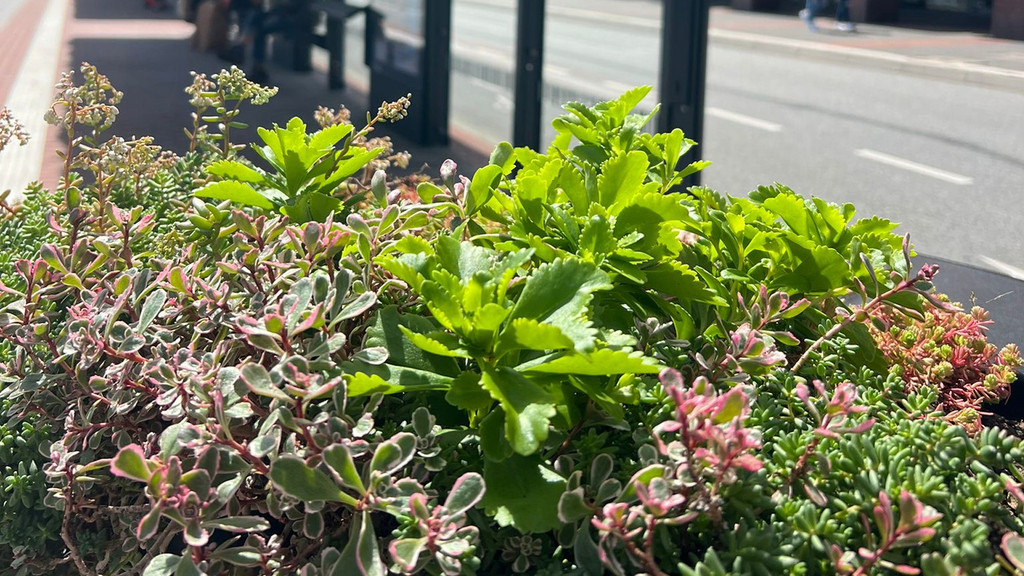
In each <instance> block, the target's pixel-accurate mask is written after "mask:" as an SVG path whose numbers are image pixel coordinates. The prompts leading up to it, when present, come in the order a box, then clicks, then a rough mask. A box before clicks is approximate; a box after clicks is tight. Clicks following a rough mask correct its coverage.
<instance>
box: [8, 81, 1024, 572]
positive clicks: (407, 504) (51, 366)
mask: <svg viewBox="0 0 1024 576" xmlns="http://www.w3.org/2000/svg"><path fill="white" fill-rule="evenodd" d="M186 92H188V97H189V98H190V99H191V102H192V104H193V106H194V107H195V108H196V112H195V116H194V122H193V124H192V126H191V127H189V128H188V129H186V136H187V137H188V138H189V144H190V147H189V152H188V153H187V154H186V155H184V156H180V157H179V156H175V155H173V154H170V153H167V152H164V151H162V150H161V149H160V148H159V147H158V146H157V145H156V144H155V143H154V142H152V140H150V139H146V138H141V139H134V140H130V141H126V140H124V139H122V138H119V137H116V136H114V137H111V136H108V135H107V134H108V133H109V132H111V131H113V132H116V128H113V129H112V128H111V127H112V126H113V125H114V121H115V119H116V115H117V104H118V102H119V101H120V99H121V97H122V95H121V94H120V93H119V92H117V91H116V90H115V89H114V88H113V87H111V86H110V84H109V82H108V81H107V80H106V78H104V77H103V76H102V75H101V74H99V73H98V72H97V71H96V70H95V69H94V68H92V67H90V66H88V65H84V66H83V67H82V69H81V73H80V74H79V75H78V76H77V80H76V76H73V75H70V74H69V75H67V76H66V77H65V79H64V80H63V81H62V82H61V84H60V85H59V86H58V96H57V99H56V102H55V104H54V108H53V110H52V112H51V114H49V115H48V119H49V120H50V121H51V123H53V124H55V125H57V126H59V127H61V128H62V129H63V130H64V131H65V133H66V142H67V148H66V149H65V150H64V151H62V152H61V154H62V155H63V158H64V160H65V166H64V177H63V179H62V182H61V183H60V185H59V186H58V187H57V188H56V189H55V190H44V189H42V188H40V187H38V186H35V187H33V188H31V189H29V190H28V191H27V192H26V193H25V195H24V199H23V200H21V201H20V202H18V203H15V202H13V201H12V202H7V201H6V200H5V201H4V203H3V209H4V211H5V212H6V213H7V214H6V215H5V218H4V219H3V220H2V222H0V244H2V246H0V254H2V258H3V260H2V261H0V281H2V284H0V291H2V294H0V307H2V308H0V339H2V344H0V359H2V362H3V371H2V373H3V376H2V389H0V408H2V412H0V466H2V467H3V474H2V482H3V489H2V491H0V515H2V517H0V559H2V563H3V565H4V566H9V567H10V568H4V569H3V571H4V572H6V573H12V574H19V575H22V574H25V575H27V574H58V575H59V574H83V575H100V574H103V575H107V574H144V575H145V576H170V575H175V576H192V575H200V574H210V575H214V574H225V575H243V574H266V575H285V574H301V575H303V576H314V575H323V576H342V575H345V576H349V575H365V576H382V575H384V574H386V573H402V574H415V573H422V574H435V575H439V574H445V575H456V574H489V575H500V574H518V573H524V574H545V575H553V574H575V575H589V576H595V575H599V574H618V575H622V574H649V575H657V576H660V575H665V574H679V575H686V576H689V575H702V576H704V575H724V574H794V575H804V574H808V575H810V574H836V573H839V574H856V575H863V574H888V573H899V574H919V573H923V574H928V575H955V574H999V573H1014V572H1018V573H1019V572H1020V571H1022V570H1024V539H1022V537H1021V532H1022V529H1024V512H1022V507H1024V491H1022V489H1021V483H1022V482H1024V443H1022V441H1021V439H1020V438H1018V437H1015V436H1013V435H1012V434H1010V433H1009V432H1007V431H1006V430H1004V429H1002V428H999V427H987V426H985V421H984V420H983V419H982V416H983V415H984V413H985V412H986V410H987V408H986V405H987V404H986V403H991V402H999V401H1001V400H1003V399H1005V398H1006V397H1007V396H1008V395H1009V393H1010V390H1011V384H1012V382H1013V379H1014V372H1015V370H1016V369H1017V368H1018V367H1019V366H1020V365H1021V359H1020V356H1019V353H1018V351H1017V349H1016V348H1015V347H1013V346H1007V347H1005V348H1003V349H1002V350H996V349H995V347H994V346H992V345H990V344H989V343H988V342H987V341H986V338H985V327H986V325H987V323H988V322H989V320H988V319H987V317H986V316H985V313H984V311H983V310H980V309H977V308H976V309H974V310H972V311H970V312H963V311H961V310H959V308H957V307H956V306H954V305H952V304H950V303H949V302H948V301H946V299H944V297H942V296H941V295H939V294H936V293H935V292H934V290H933V287H932V279H933V277H934V276H935V274H936V272H937V270H936V268H935V267H932V266H928V265H922V266H921V267H919V268H915V267H914V266H913V265H912V259H911V256H912V248H911V245H910V243H909V239H908V238H905V237H901V236H898V235H896V234H895V233H894V230H895V229H896V224H894V223H892V222H889V221H888V220H885V219H883V218H881V217H862V218H859V219H858V218H855V217H854V216H855V215H854V209H853V206H850V205H848V204H847V205H842V206H838V205H834V204H830V203H828V202H825V201H823V200H820V199H817V198H804V197H801V196H799V195H797V194H796V193H795V192H793V191H792V190H790V189H788V188H786V187H785V186H782V185H778V184H776V185H772V186H766V187H762V188H759V189H757V190H755V191H753V192H751V193H750V194H749V195H748V196H746V197H732V196H726V195H722V194H719V193H717V192H715V191H713V190H710V189H707V188H702V187H695V188H690V189H688V190H684V189H682V188H681V187H680V183H681V182H682V180H683V178H685V176H686V175H688V174H690V173H693V172H694V171H697V170H701V169H703V168H704V167H705V164H704V163H702V162H697V163H692V164H689V165H687V166H683V167H681V168H680V159H681V158H682V157H683V156H684V154H686V152H687V151H688V150H689V149H690V148H691V147H692V146H693V145H694V143H693V142H692V141H689V140H687V139H686V138H685V137H684V135H683V134H682V132H680V131H678V130H676V131H674V132H671V133H668V134H657V135H651V134H649V133H647V132H645V131H644V127H645V126H646V124H647V123H648V122H649V121H650V120H651V117H650V116H646V117H645V116H639V115H635V114H633V113H632V110H633V108H634V106H635V105H636V104H637V103H639V102H640V100H641V99H642V98H643V97H644V95H645V94H646V93H647V89H642V88H641V89H636V90H632V91H630V92H627V93H626V94H623V95H622V96H621V97H619V98H618V99H616V100H613V101H610V102H604V103H600V104H597V105H596V106H584V105H582V104H575V103H571V104H567V105H566V106H565V108H566V114H565V115H564V116H563V117H561V118H559V119H557V120H556V121H555V123H554V127H555V129H556V131H557V133H558V137H557V138H556V139H555V141H554V143H553V144H552V145H551V146H550V147H549V148H548V149H547V150H546V151H535V150H529V149H515V148H513V147H511V146H509V145H508V144H500V145H498V146H497V147H496V148H495V150H494V153H493V154H492V156H491V160H490V163H489V164H488V165H487V166H484V167H480V168H479V169H477V170H475V171H474V172H473V174H472V176H471V177H470V176H466V175H463V174H461V173H460V172H459V171H458V167H457V166H455V164H454V163H452V162H450V161H449V162H446V163H445V164H444V165H443V166H441V167H440V170H439V173H438V174H437V176H436V177H431V176H427V175H411V176H403V177H394V176H391V177H389V176H388V175H387V170H388V169H389V168H391V166H392V165H396V164H397V165H401V166H402V167H404V165H405V164H406V163H407V162H408V157H407V155H404V154H402V153H398V152H396V151H394V150H393V149H391V145H390V142H389V141H388V140H387V139H384V138H376V137H374V136H373V134H372V132H373V129H374V127H375V126H376V125H378V124H380V123H382V122H388V121H395V120H399V119H400V118H401V117H402V116H404V114H405V110H406V109H407V108H408V106H409V105H410V100H409V99H408V98H403V99H401V100H399V101H397V102H393V103H384V104H383V105H382V106H381V108H380V110H379V111H378V113H377V114H376V115H375V116H368V117H367V119H366V123H365V125H364V127H362V128H358V129H357V128H356V127H355V126H354V125H353V123H352V122H351V119H350V118H349V115H348V113H347V111H345V110H342V111H340V112H339V111H333V110H326V109H321V110H320V111H319V112H318V113H317V115H316V119H317V123H316V124H315V125H314V126H312V127H310V126H307V125H306V124H305V123H304V122H303V121H302V120H300V119H293V120H292V121H290V122H288V123H287V125H286V126H284V127H280V126H273V127H267V128H265V129H260V130H259V133H258V137H259V142H257V143H254V144H253V146H252V151H253V153H254V155H253V156H251V157H250V156H249V155H247V154H245V150H246V149H245V147H244V146H242V145H240V144H239V143H237V142H235V141H233V140H232V131H233V130H234V133H235V134H237V132H238V130H239V129H240V128H243V127H244V125H243V124H241V123H240V121H239V117H240V114H241V113H242V111H243V110H244V108H243V105H244V104H253V105H259V104H262V103H264V102H266V101H267V99H269V98H270V97H272V96H273V94H274V90H273V89H268V88H264V87H261V86H258V85H256V84H253V83H251V82H250V81H248V80H247V79H245V77H244V76H243V75H242V74H241V72H239V71H238V70H235V69H233V70H230V71H224V72H222V73H220V74H217V75H214V76H212V77H210V78H207V77H205V76H202V75H197V76H196V77H195V78H194V82H193V84H192V85H191V86H190V87H189V88H188V89H187V90H186ZM0 135H2V136H3V139H2V140H0V148H2V147H3V146H14V145H17V143H18V140H20V139H22V138H23V137H24V135H23V134H22V132H21V131H20V129H19V128H18V125H17V123H16V121H15V120H14V119H13V118H11V117H10V115H9V114H7V113H5V114H4V115H3V116H0ZM36 136H39V135H36Z"/></svg>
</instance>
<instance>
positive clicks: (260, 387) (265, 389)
mask: <svg viewBox="0 0 1024 576" xmlns="http://www.w3.org/2000/svg"><path fill="white" fill-rule="evenodd" d="M241 376H242V381H243V382H245V385H246V386H247V387H248V388H249V390H252V391H253V392H254V393H256V394H259V395H260V396H266V397H268V398H275V399H277V400H283V401H285V402H290V401H291V399H292V398H291V396H289V395H288V394H286V393H285V392H284V391H283V390H281V389H280V388H278V387H277V386H274V383H273V381H271V379H270V373H269V372H267V369H266V368H264V367H263V366H261V365H259V364H253V363H250V364H246V365H245V366H242V368H241Z"/></svg>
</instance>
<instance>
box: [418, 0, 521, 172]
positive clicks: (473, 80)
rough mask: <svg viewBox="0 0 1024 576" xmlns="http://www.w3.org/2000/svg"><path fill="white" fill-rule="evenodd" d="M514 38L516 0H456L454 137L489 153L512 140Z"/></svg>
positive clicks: (453, 80) (453, 53) (452, 123)
mask: <svg viewBox="0 0 1024 576" xmlns="http://www.w3.org/2000/svg"><path fill="white" fill-rule="evenodd" d="M515 42H516V7H515V2H514V1H501V2H480V1H479V0H453V1H452V46H451V54H452V77H451V89H450V91H449V93H450V94H451V113H450V118H451V120H450V124H451V131H452V137H453V138H456V139H458V140H460V141H462V142H463V143H465V144H467V145H469V146H471V147H474V148H478V149H480V150H481V151H485V152H490V150H491V149H492V148H493V147H494V145H495V144H496V143H498V142H500V141H502V140H507V141H511V140H512V99H513V90H514V89H515V77H514V73H513V70H514V67H515V65H514V62H515ZM414 98H415V95H414ZM413 102H415V99H414V100H413Z"/></svg>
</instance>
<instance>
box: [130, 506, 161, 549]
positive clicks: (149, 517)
mask: <svg viewBox="0 0 1024 576" xmlns="http://www.w3.org/2000/svg"><path fill="white" fill-rule="evenodd" d="M160 516H161V509H160V505H157V506H155V507H153V509H152V510H150V511H149V512H147V513H146V515H145V516H143V517H142V520H139V525H138V526H137V527H136V528H135V537H136V538H138V539H139V541H140V542H145V541H146V540H149V539H150V538H152V537H153V536H154V535H156V531H157V529H158V528H159V527H160Z"/></svg>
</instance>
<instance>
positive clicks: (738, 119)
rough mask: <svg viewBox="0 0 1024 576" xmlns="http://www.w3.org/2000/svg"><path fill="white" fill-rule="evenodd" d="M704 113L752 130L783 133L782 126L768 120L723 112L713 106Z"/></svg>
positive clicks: (727, 111)
mask: <svg viewBox="0 0 1024 576" xmlns="http://www.w3.org/2000/svg"><path fill="white" fill-rule="evenodd" d="M704 113H705V114H707V115H708V116H714V117H715V118H720V119H722V120H728V121H729V122H735V123H737V124H743V125H744V126H750V127H751V128H758V129H760V130H764V131H766V132H781V131H782V125H781V124H776V123H775V122H769V121H767V120H761V119H760V118H754V117H752V116H747V115H746V114H739V113H737V112H731V111H729V110H722V109H721V108H715V107H713V106H707V107H705V108H704Z"/></svg>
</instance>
